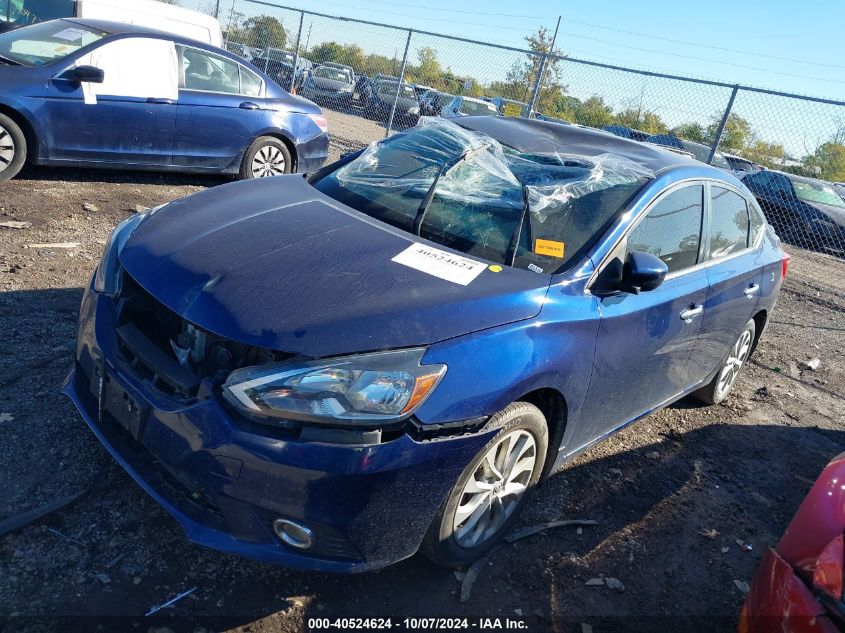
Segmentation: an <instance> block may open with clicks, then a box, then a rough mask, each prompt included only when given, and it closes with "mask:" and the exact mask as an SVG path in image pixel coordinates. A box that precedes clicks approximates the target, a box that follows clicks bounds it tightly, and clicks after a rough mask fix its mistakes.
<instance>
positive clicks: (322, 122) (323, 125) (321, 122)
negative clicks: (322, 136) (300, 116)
mask: <svg viewBox="0 0 845 633" xmlns="http://www.w3.org/2000/svg"><path fill="white" fill-rule="evenodd" d="M308 118H309V119H311V120H312V121H314V123H315V124H316V125H317V127H318V128H320V129H321V130H322V131H323V132H326V131H327V130H328V129H329V124H328V122H327V121H326V117H324V116H323V115H322V114H309V115H308Z"/></svg>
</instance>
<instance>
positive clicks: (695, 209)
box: [627, 185, 704, 273]
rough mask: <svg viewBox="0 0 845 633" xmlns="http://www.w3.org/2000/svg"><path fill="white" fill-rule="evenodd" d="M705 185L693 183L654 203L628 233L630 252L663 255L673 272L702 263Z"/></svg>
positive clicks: (664, 260)
mask: <svg viewBox="0 0 845 633" xmlns="http://www.w3.org/2000/svg"><path fill="white" fill-rule="evenodd" d="M703 201H704V187H703V186H701V185H691V186H688V187H684V188H683V189H679V190H677V191H673V192H672V193H670V194H668V195H666V196H664V197H663V198H662V199H661V200H660V201H659V202H658V203H657V204H656V205H654V206H653V207H652V208H651V210H650V211H649V212H648V214H647V215H646V216H645V217H644V218H643V219H642V221H640V223H639V224H638V225H637V226H636V227H634V229H633V230H632V231H631V232H630V233H629V234H628V240H627V251H628V252H631V251H644V252H646V253H651V254H652V255H656V256H657V257H659V258H660V259H661V260H663V262H665V264H666V265H667V266H668V267H669V272H670V273H674V272H679V271H682V270H685V269H687V268H690V267H692V266H695V265H696V264H697V263H698V253H699V247H700V245H701V222H702V218H703V216H704V204H703Z"/></svg>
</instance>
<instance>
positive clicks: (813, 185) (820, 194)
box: [792, 180, 845, 209]
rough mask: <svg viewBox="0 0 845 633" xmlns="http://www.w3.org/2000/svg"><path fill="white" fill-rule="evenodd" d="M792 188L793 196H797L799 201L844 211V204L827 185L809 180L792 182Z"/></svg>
mask: <svg viewBox="0 0 845 633" xmlns="http://www.w3.org/2000/svg"><path fill="white" fill-rule="evenodd" d="M792 186H793V187H795V195H796V196H798V199H799V200H804V201H805V202H818V203H819V204H828V205H830V206H832V207H839V208H841V209H845V202H843V201H842V198H840V197H839V195H838V194H837V193H836V192H835V191H834V190H833V187H831V186H829V185H826V184H824V183H821V182H812V181H809V180H793V181H792Z"/></svg>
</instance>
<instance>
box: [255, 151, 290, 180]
mask: <svg viewBox="0 0 845 633" xmlns="http://www.w3.org/2000/svg"><path fill="white" fill-rule="evenodd" d="M286 166H287V163H286V161H285V155H284V154H283V153H282V150H280V149H279V148H278V147H274V146H273V145H265V146H264V147H262V148H261V149H259V150H258V151H257V152H256V153H255V156H254V157H253V159H252V176H253V178H266V177H268V176H281V175H283V174H284V173H285V167H286Z"/></svg>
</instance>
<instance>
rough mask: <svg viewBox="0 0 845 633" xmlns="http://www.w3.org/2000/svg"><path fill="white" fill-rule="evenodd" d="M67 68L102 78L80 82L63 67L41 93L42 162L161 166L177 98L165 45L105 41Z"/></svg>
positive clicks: (169, 46) (167, 154) (169, 146)
mask: <svg viewBox="0 0 845 633" xmlns="http://www.w3.org/2000/svg"><path fill="white" fill-rule="evenodd" d="M73 66H74V67H75V66H95V67H96V68H99V69H100V70H102V71H103V76H104V80H103V82H102V83H101V84H96V83H85V84H80V83H79V82H77V81H74V80H73V78H72V75H71V73H72V69H68V70H66V71H63V72H59V73H58V74H57V75H56V76H55V77H53V78H52V79H51V80H50V82H49V83H48V84H47V85H46V86H45V87H44V88H43V92H42V94H41V95H40V96H42V97H43V99H44V106H45V107H44V113H45V117H46V120H47V124H48V130H49V134H50V138H48V139H47V146H48V153H47V155H46V156H44V158H49V159H53V160H65V161H83V162H103V163H119V164H126V165H133V164H136V165H162V166H163V165H168V164H169V163H170V159H171V154H172V151H173V134H174V130H175V125H176V99H177V97H178V76H177V66H176V50H175V47H174V45H173V43H172V42H167V41H165V40H158V39H151V38H141V37H131V38H123V39H119V40H113V41H109V42H106V43H104V44H103V45H102V46H99V47H98V48H96V49H94V50H93V51H91V52H89V53H87V54H86V55H83V56H82V57H80V58H78V59H77V60H76V61H75V62H74V64H73Z"/></svg>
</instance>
